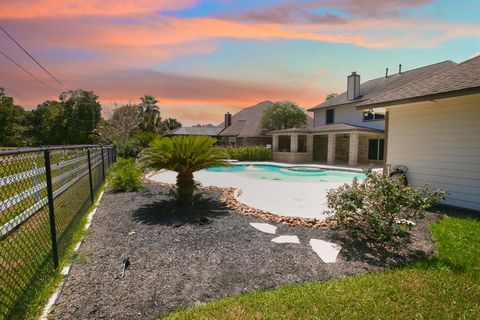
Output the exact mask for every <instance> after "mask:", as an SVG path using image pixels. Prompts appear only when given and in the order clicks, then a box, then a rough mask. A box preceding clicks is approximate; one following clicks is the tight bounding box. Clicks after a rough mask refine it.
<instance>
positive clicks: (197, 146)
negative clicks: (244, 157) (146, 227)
mask: <svg viewBox="0 0 480 320" xmlns="http://www.w3.org/2000/svg"><path fill="white" fill-rule="evenodd" d="M215 142H216V140H215V139H213V138H210V137H205V136H180V137H173V138H162V139H158V140H155V141H154V142H152V144H151V147H150V148H147V149H145V150H144V151H143V152H142V154H141V157H140V163H141V164H142V165H143V166H145V167H149V168H153V169H167V170H171V171H175V172H177V201H178V203H179V205H181V206H185V207H190V206H192V204H193V195H194V192H195V181H194V179H193V173H194V172H196V171H199V170H202V169H205V168H208V167H213V166H225V165H227V162H225V159H227V158H228V154H226V153H225V151H224V150H222V149H219V148H213V147H212V145H213V144H214V143H215Z"/></svg>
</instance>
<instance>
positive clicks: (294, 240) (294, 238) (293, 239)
mask: <svg viewBox="0 0 480 320" xmlns="http://www.w3.org/2000/svg"><path fill="white" fill-rule="evenodd" d="M272 242H275V243H300V240H298V237H297V236H279V237H276V238H273V239H272Z"/></svg>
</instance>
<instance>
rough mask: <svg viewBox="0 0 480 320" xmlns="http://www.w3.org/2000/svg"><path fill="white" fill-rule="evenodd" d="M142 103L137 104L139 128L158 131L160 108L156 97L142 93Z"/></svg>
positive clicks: (159, 128)
mask: <svg viewBox="0 0 480 320" xmlns="http://www.w3.org/2000/svg"><path fill="white" fill-rule="evenodd" d="M140 99H141V100H142V103H141V104H140V106H139V111H140V115H141V121H140V130H142V131H147V132H158V131H160V130H161V129H162V126H161V121H162V119H161V117H160V109H159V108H158V106H157V103H158V101H157V99H156V98H155V97H154V96H149V95H144V96H143V97H141V98H140Z"/></svg>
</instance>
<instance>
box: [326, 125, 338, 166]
mask: <svg viewBox="0 0 480 320" xmlns="http://www.w3.org/2000/svg"><path fill="white" fill-rule="evenodd" d="M335 143H336V136H335V133H329V134H328V145H327V163H328V164H334V163H335Z"/></svg>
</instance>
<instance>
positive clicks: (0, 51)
mask: <svg viewBox="0 0 480 320" xmlns="http://www.w3.org/2000/svg"><path fill="white" fill-rule="evenodd" d="M0 28H1V27H0ZM0 54H2V55H3V56H4V57H5V58H7V59H8V60H10V61H11V62H13V63H14V64H15V65H16V66H17V67H19V68H20V69H22V70H23V71H25V72H26V73H28V74H29V75H30V76H31V77H32V78H33V79H35V80H37V81H38V82H40V83H41V84H43V85H44V86H45V87H47V88H49V89H50V87H49V86H48V84H46V83H45V82H43V81H42V80H40V79H38V78H37V77H36V76H35V75H33V74H32V73H31V72H30V71H28V70H27V69H25V68H24V67H22V66H21V65H20V64H18V63H17V62H16V61H15V60H13V59H12V58H10V57H9V56H8V55H7V54H6V53H5V52H3V51H2V50H0Z"/></svg>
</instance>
